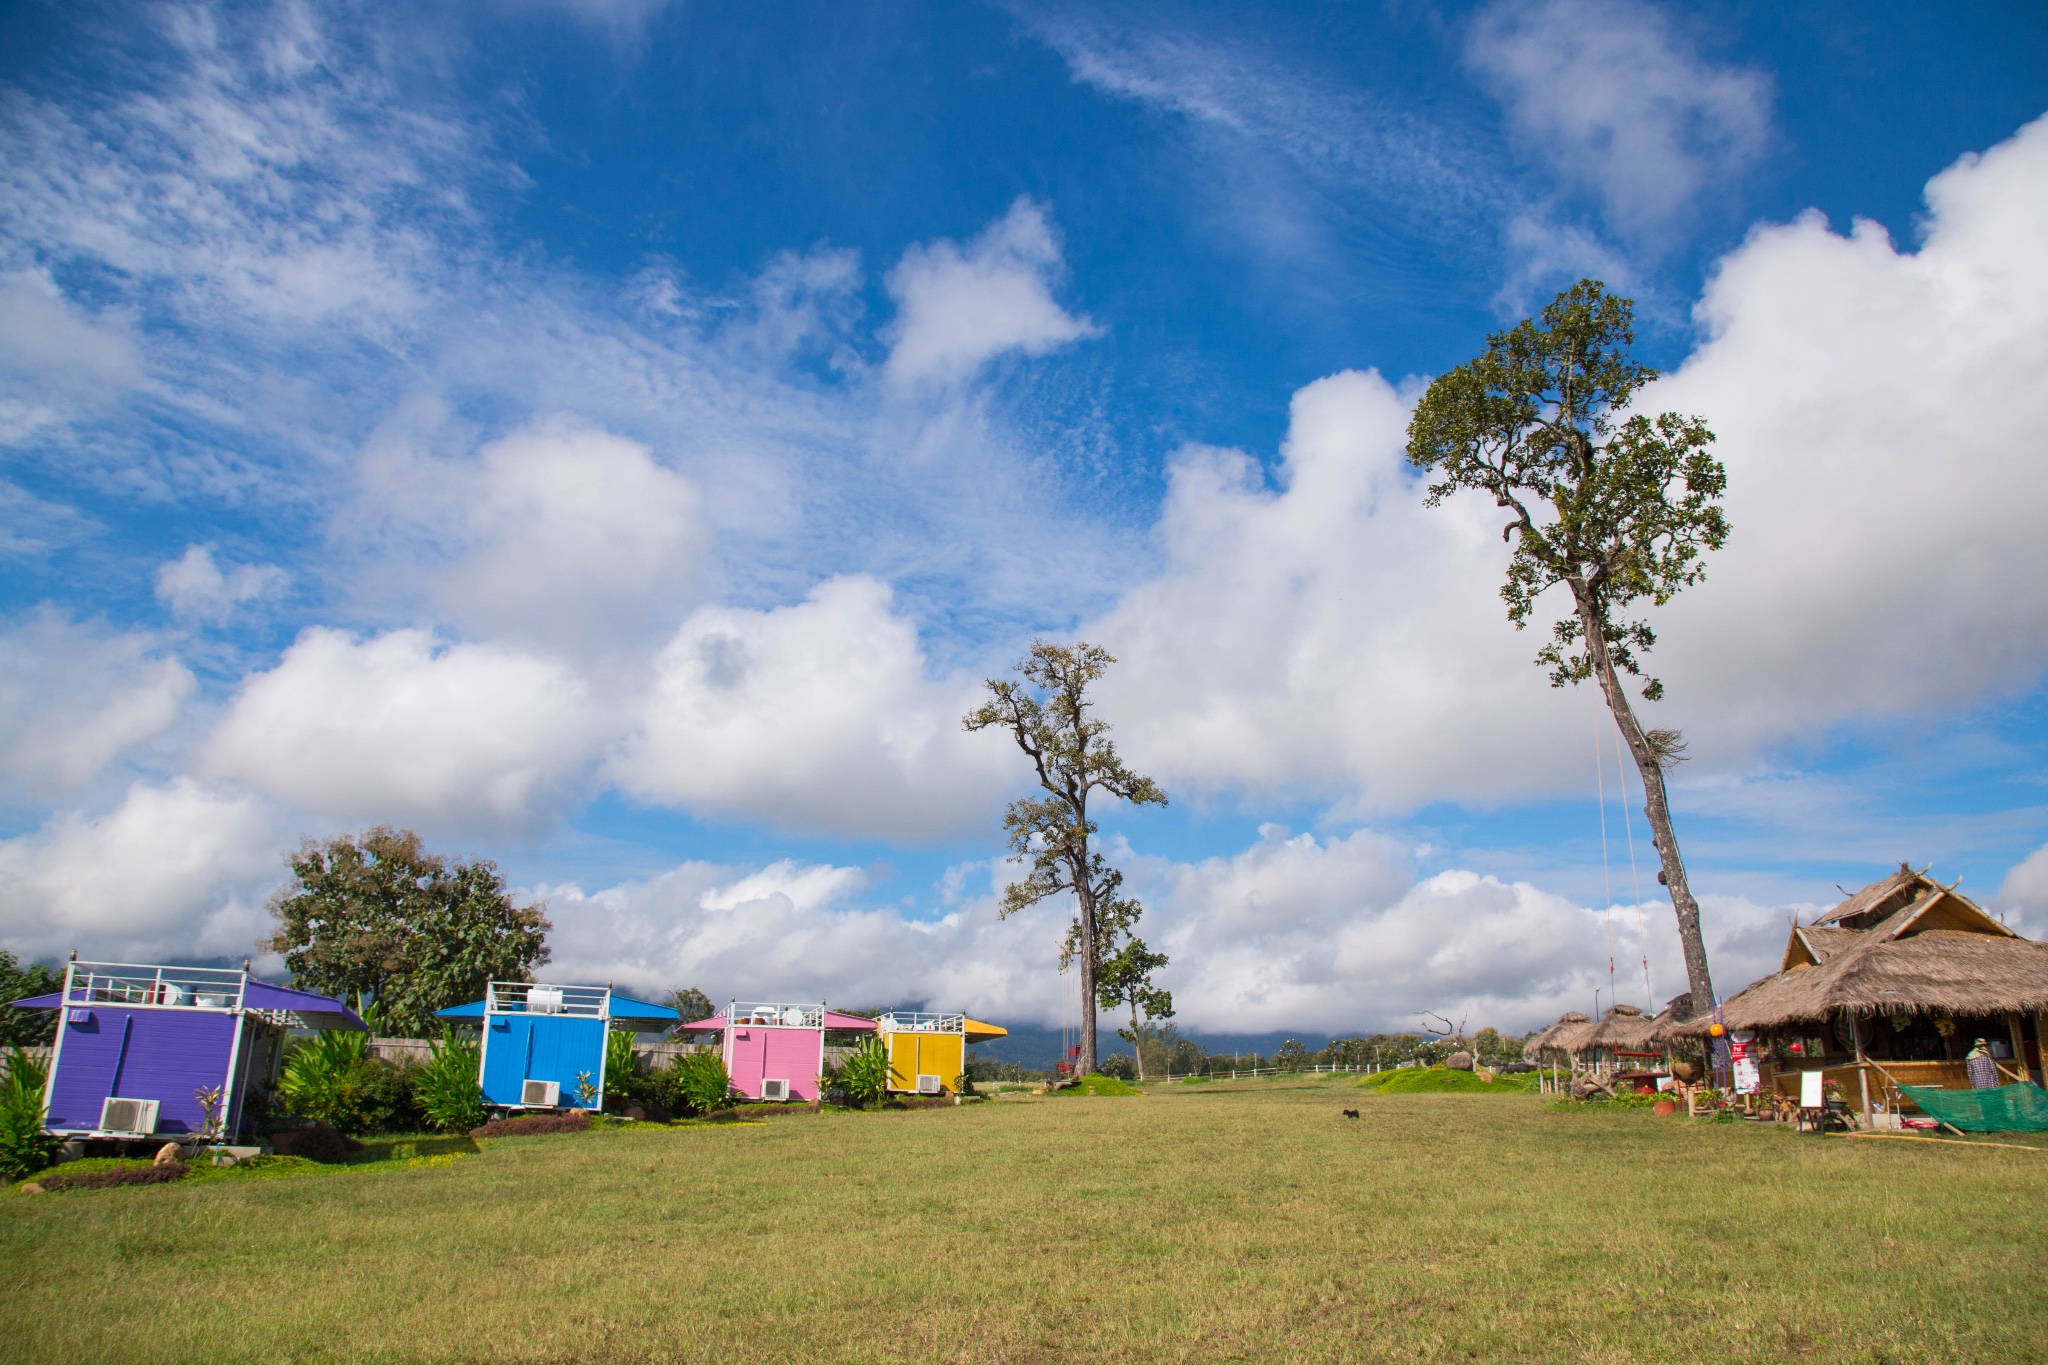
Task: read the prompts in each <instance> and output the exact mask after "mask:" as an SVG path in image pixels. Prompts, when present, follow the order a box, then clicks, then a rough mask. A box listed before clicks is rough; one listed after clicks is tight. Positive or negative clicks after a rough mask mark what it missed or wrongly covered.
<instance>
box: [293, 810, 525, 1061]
mask: <svg viewBox="0 0 2048 1365" xmlns="http://www.w3.org/2000/svg"><path fill="white" fill-rule="evenodd" d="M286 861H287V862H288V863H289V864H290V865H291V869H292V877H293V884H292V885H291V886H289V887H286V888H285V889H283V890H281V891H279V892H278V893H277V894H276V895H275V896H273V897H272V898H271V902H270V913H271V915H272V916H273V917H275V918H276V920H277V932H276V933H274V934H272V935H271V936H270V937H269V938H267V939H265V940H263V943H262V946H263V947H265V948H269V949H271V950H272V951H274V952H277V953H281V954H283V956H284V960H285V965H286V966H288V967H290V968H291V972H292V978H293V980H294V981H295V982H296V983H297V984H298V985H300V986H303V987H305V988H306V989H309V990H316V991H322V992H325V993H327V994H329V995H335V996H339V997H340V998H342V999H344V1000H346V999H351V998H368V999H371V1000H374V1001H375V1002H376V1006H377V1009H378V1010H379V1011H380V1012H381V1018H382V1022H383V1026H384V1027H388V1028H391V1029H395V1030H397V1031H398V1032H400V1033H402V1034H405V1035H407V1036H409V1037H415V1038H417V1037H425V1036H431V1035H432V1034H434V1033H435V1032H436V1031H437V1029H438V1021H436V1020H435V1018H434V1011H435V1010H438V1009H445V1008H447V1007H448V1006H450V1005H459V1004H462V1003H464V1002H465V1001H469V1000H476V999H480V998H482V996H483V993H484V987H485V985H486V983H488V982H490V981H493V980H498V981H528V980H531V979H532V975H531V973H532V969H533V968H534V967H535V966H536V965H537V964H539V963H542V962H545V961H547V959H548V950H547V942H546V936H547V932H548V930H549V929H550V928H552V927H553V926H552V925H550V924H549V923H548V921H547V919H546V918H545V916H544V914H543V911H544V910H545V909H546V907H545V906H539V905H534V906H526V907H523V908H522V907H519V906H515V905H513V904H512V899H511V897H510V896H508V895H507V894H506V892H505V881H504V878H502V877H500V876H499V875H498V869H497V867H496V865H495V864H492V863H489V862H485V861H482V860H478V861H476V862H470V863H461V862H458V863H454V864H450V863H449V862H448V860H447V859H445V858H442V857H440V856H439V855H438V854H433V853H429V852H427V850H426V848H425V847H424V846H423V845H422V844H421V842H420V837H419V835H417V834H415V833H413V832H412V831H411V830H393V829H392V828H391V827H390V826H388V825H379V826H378V827H377V828H375V829H372V830H370V831H368V832H367V833H365V834H364V835H363V836H362V837H361V838H360V839H355V838H350V837H349V836H347V835H343V836H340V837H338V838H334V839H329V840H327V841H326V842H325V843H316V842H314V841H313V840H311V839H308V840H307V841H306V842H305V843H304V844H302V845H301V846H300V847H299V851H298V852H297V853H296V854H291V855H288V856H287V859H286Z"/></svg>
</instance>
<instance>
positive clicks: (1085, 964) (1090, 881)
mask: <svg viewBox="0 0 2048 1365" xmlns="http://www.w3.org/2000/svg"><path fill="white" fill-rule="evenodd" d="M1115 662H1116V660H1115V659H1113V658H1111V657H1110V655H1109V652H1108V651H1107V650H1104V649H1101V648H1099V647H1098V646H1095V645H1090V644H1084V643H1077V644H1074V645H1072V646H1066V645H1054V644H1048V643H1046V642H1045V641H1043V640H1039V641H1035V642H1034V643H1033V644H1032V646H1031V653H1030V654H1029V655H1028V656H1026V657H1025V658H1023V659H1020V660H1018V661H1017V664H1016V667H1015V669H1014V671H1015V672H1017V673H1019V674H1021V675H1023V679H1024V681H1023V682H1021V683H1018V682H1013V681H1011V680H1009V679H1007V678H1000V679H999V678H990V679H989V680H988V690H989V700H988V701H986V702H984V703H982V704H981V705H980V706H979V707H977V708H976V709H974V710H973V711H970V712H968V714H967V716H966V717H965V718H964V721H963V724H965V726H966V727H967V729H968V730H970V731H974V730H985V729H988V728H990V727H998V728H1001V729H1004V730H1007V731H1009V732H1010V734H1011V736H1012V737H1013V738H1014V739H1015V740H1016V741H1017V747H1018V748H1019V749H1022V750H1023V751H1024V756H1025V757H1026V758H1029V759H1030V760H1031V765H1032V767H1033V769H1034V770H1035V771H1036V773H1037V775H1038V785H1039V786H1040V787H1041V788H1043V789H1044V791H1045V795H1044V796H1042V797H1026V798H1023V799H1021V800H1017V801H1013V802H1011V803H1010V808H1009V810H1007V811H1006V812H1004V814H1003V828H1004V829H1005V830H1007V831H1008V832H1009V836H1010V848H1011V849H1012V850H1013V851H1014V852H1015V853H1016V854H1017V855H1018V856H1019V857H1023V858H1028V859H1030V860H1031V870H1030V872H1029V873H1028V874H1027V875H1026V876H1025V878H1024V879H1023V880H1022V881H1016V882H1012V883H1010V884H1009V885H1008V886H1006V887H1004V888H1003V903H1002V909H1001V911H1000V912H999V913H1000V914H1001V915H1002V916H1003V917H1004V918H1006V919H1007V918H1008V917H1009V916H1011V915H1014V914H1016V913H1017V912H1018V911H1019V910H1022V909H1024V908H1025V907H1027V906H1031V905H1036V904H1037V903H1038V902H1039V901H1042V900H1044V899H1046V898H1047V897H1049V896H1057V895H1060V894H1061V893H1063V892H1071V893H1072V894H1073V897H1074V919H1073V923H1072V929H1071V931H1070V933H1069V935H1068V944H1069V953H1068V955H1067V957H1068V959H1069V960H1074V961H1078V962H1079V964H1080V971H1081V1000H1082V1008H1081V1055H1080V1057H1079V1058H1078V1059H1077V1064H1076V1074H1078V1075H1083V1076H1085V1075H1087V1074H1088V1073H1089V1072H1091V1071H1093V1070H1095V1064H1096V1046H1095V1008H1096V1000H1097V995H1098V991H1097V981H1098V978H1099V976H1100V971H1101V966H1102V954H1103V950H1104V947H1105V943H1104V941H1103V934H1102V916H1103V915H1104V913H1105V912H1109V913H1112V914H1115V915H1120V916H1126V917H1127V919H1126V922H1135V920H1136V919H1137V913H1138V912H1137V906H1136V902H1135V901H1127V900H1124V899H1121V898H1119V897H1118V896H1117V891H1118V889H1119V888H1120V887H1121V886H1122V885H1123V874H1122V873H1120V872H1118V871H1117V870H1116V869H1115V868H1113V867H1110V866H1109V865H1108V864H1107V863H1106V862H1104V861H1103V858H1102V855H1101V853H1099V852H1098V851H1097V850H1096V849H1095V847H1094V844H1093V842H1092V841H1093V839H1094V837H1095V834H1096V825H1095V822H1094V820H1093V819H1091V818H1090V816H1089V813H1088V801H1089V797H1090V795H1091V794H1092V793H1094V792H1096V791H1102V792H1106V793H1108V794H1109V795H1111V796H1117V797H1122V798H1123V799H1124V800H1126V801H1129V802H1131V803H1133V804H1134V805H1154V806H1163V805H1165V804H1166V793H1164V792H1162V791H1161V790H1160V789H1159V788H1158V787H1157V786H1156V785H1154V783H1153V781H1152V779H1151V778H1149V777H1141V776H1139V775H1138V774H1137V773H1134V772H1132V771H1131V770H1130V769H1129V768H1128V767H1126V766H1125V765H1124V761H1123V760H1122V759H1121V758H1119V757H1117V752H1116V746H1115V745H1114V744H1112V743H1110V741H1109V739H1108V738H1107V736H1108V733H1109V725H1108V724H1107V722H1104V721H1100V720H1096V719H1093V718H1091V717H1090V716H1089V714H1088V711H1089V708H1090V706H1091V705H1092V703H1091V702H1090V701H1089V700H1088V688H1089V685H1090V684H1092V683H1094V682H1095V681H1096V680H1097V679H1099V678H1100V677H1102V675H1103V673H1104V672H1106V671H1107V670H1108V668H1109V666H1110V665H1111V664H1113V663H1115ZM1061 965H1062V969H1064V967H1065V965H1066V962H1065V961H1063V962H1062V964H1061Z"/></svg>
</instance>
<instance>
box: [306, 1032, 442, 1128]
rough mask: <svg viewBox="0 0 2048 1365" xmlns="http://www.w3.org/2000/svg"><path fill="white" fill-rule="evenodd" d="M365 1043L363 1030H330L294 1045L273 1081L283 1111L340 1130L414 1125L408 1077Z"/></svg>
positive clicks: (367, 1036) (367, 1037)
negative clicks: (373, 1053) (383, 1060)
mask: <svg viewBox="0 0 2048 1365" xmlns="http://www.w3.org/2000/svg"><path fill="white" fill-rule="evenodd" d="M369 1044H370V1038H369V1035H368V1034H366V1033H359V1032H356V1031H354V1030H342V1029H331V1030H328V1031H327V1032H324V1033H316V1034H314V1035H313V1036H312V1037H311V1038H307V1039H304V1040H302V1041H301V1042H299V1043H298V1044H297V1045H295V1046H294V1047H293V1048H292V1050H291V1052H290V1053H289V1054H288V1055H287V1056H286V1058H285V1064H284V1074H283V1075H282V1076H281V1077H279V1078H278V1083H277V1095H278V1099H279V1101H280V1102H281V1103H282V1104H283V1106H284V1110H285V1112H286V1113H289V1114H296V1115H297V1116H299V1117H300V1118H306V1119H317V1120H319V1121H320V1122H322V1123H326V1124H331V1125H332V1126H333V1127H335V1128H336V1129H338V1130H340V1131H341V1132H344V1133H396V1132H405V1131H408V1130H410V1129H411V1128H413V1127H414V1126H416V1124H417V1121H418V1114H417V1111H415V1110H414V1108H413V1103H412V1098H413V1097H412V1089H413V1088H412V1085H411V1082H410V1080H409V1079H408V1077H407V1076H406V1074H405V1073H404V1072H402V1071H400V1070H399V1069H398V1068H397V1067H394V1066H390V1065H388V1064H386V1063H384V1062H380V1061H377V1060H375V1059H373V1058H372V1057H371V1056H370V1055H369Z"/></svg>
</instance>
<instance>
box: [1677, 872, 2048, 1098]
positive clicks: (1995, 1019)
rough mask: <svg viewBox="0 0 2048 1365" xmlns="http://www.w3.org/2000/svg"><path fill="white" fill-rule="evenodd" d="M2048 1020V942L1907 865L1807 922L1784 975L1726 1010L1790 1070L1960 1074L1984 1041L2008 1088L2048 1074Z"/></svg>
mask: <svg viewBox="0 0 2048 1365" xmlns="http://www.w3.org/2000/svg"><path fill="white" fill-rule="evenodd" d="M2043 1011H2048V944H2043V943H2036V942H2034V941H2033V940H2031V939H2026V938H2022V937H2021V936H2020V935H2019V934H2017V933H2015V932H2013V930H2011V929H2010V928H2008V927H2006V926H2005V925H2004V924H2001V923H1999V921H1998V920H1996V919H1995V918H1993V917H1992V916H1990V915H1988V914H1986V913H1985V912H1984V911H1983V910H1982V909H1981V908H1979V907H1978V906H1977V905H1976V904H1974V903H1973V902H1972V901H1971V900H1970V899H1969V898H1968V897H1967V896H1962V895H1959V894H1957V892H1956V889H1955V887H1953V886H1943V885H1942V884H1941V883H1939V882H1937V881H1934V880H1933V879H1931V878H1930V877H1928V875H1927V872H1926V869H1922V870H1920V871H1918V872H1916V871H1914V870H1913V869H1912V868H1911V867H1910V866H1907V865H1905V864H1901V865H1900V867H1899V870H1898V871H1897V872H1894V873H1892V874H1891V875H1890V876H1888V877H1885V878H1883V879H1882V880H1880V881H1875V882H1872V883H1871V884H1870V885H1869V886H1866V887H1864V888H1863V889H1862V890H1861V891H1858V892H1856V893H1855V894H1854V895H1852V896H1850V897H1848V899H1846V900H1844V901H1843V902H1842V903H1841V904H1840V905H1837V906H1836V907H1835V908H1834V909H1832V910H1830V911H1828V913H1826V914H1825V915H1822V916H1820V917H1819V918H1818V919H1816V920H1815V921H1814V922H1813V923H1811V924H1795V925H1794V926H1793V927H1792V930H1791V933H1790V936H1789V938H1788V940H1787V942H1786V945H1785V958H1784V964H1783V966H1782V967H1781V968H1780V969H1779V970H1778V972H1777V973H1776V974H1774V975H1772V976H1768V977H1765V978H1764V979H1763V980H1761V981H1759V982H1756V983H1755V984H1754V985H1752V986H1750V987H1748V988H1747V989H1745V990H1743V991H1741V992H1739V993H1738V994H1736V995H1734V996H1731V997H1729V998H1728V999H1727V1000H1725V1001H1724V1002H1722V1007H1721V1017H1720V1022H1721V1023H1722V1024H1723V1025H1724V1026H1725V1028H1726V1029H1727V1031H1728V1032H1730V1033H1738V1032H1740V1033H1746V1034H1750V1035H1754V1036H1755V1037H1756V1038H1757V1039H1758V1040H1759V1041H1760V1042H1761V1043H1762V1044H1763V1045H1764V1048H1765V1050H1766V1051H1767V1052H1768V1053H1769V1054H1770V1055H1771V1056H1773V1057H1774V1058H1775V1059H1776V1060H1778V1061H1779V1062H1780V1063H1785V1064H1804V1065H1811V1064H1813V1063H1820V1064H1822V1065H1825V1066H1852V1065H1854V1066H1861V1065H1863V1064H1865V1063H1871V1064H1875V1067H1876V1069H1877V1070H1878V1071H1879V1072H1880V1073H1882V1074H1884V1075H1886V1076H1889V1075H1890V1074H1891V1073H1893V1072H1895V1071H1901V1070H1902V1069H1903V1068H1904V1067H1905V1066H1907V1065H1911V1064H1925V1065H1926V1066H1930V1067H1934V1068H1935V1070H1936V1071H1940V1072H1943V1074H1944V1075H1945V1071H1946V1070H1949V1069H1953V1070H1956V1071H1957V1072H1958V1074H1960V1063H1961V1059H1962V1058H1963V1056H1964V1054H1965V1053H1966V1052H1967V1051H1969V1049H1970V1048H1971V1047H1972V1045H1973V1044H1974V1043H1975V1041H1976V1040H1977V1039H1980V1038H1981V1039H1984V1040H1985V1041H1986V1043H1987V1044H1988V1046H1989V1050H1990V1052H1991V1053H1992V1055H1993V1056H1994V1057H1996V1058H1998V1059H2000V1061H2001V1062H2002V1066H2001V1070H2002V1071H2003V1072H2004V1073H2005V1076H2006V1079H2009V1080H2019V1079H2026V1078H2027V1075H2028V1072H2032V1073H2033V1074H2034V1075H2035V1076H2036V1077H2038V1075H2039V1070H2040V1065H2041V1063H2040V1042H2041V1037H2042V1030H2043V1028H2044V1025H2048V1021H2044V1020H2043V1018H2042V1014H2043ZM1713 1022H1714V1018H1713V1014H1712V1012H1711V1011H1709V1012H1706V1013H1702V1014H1699V1015H1696V1016H1694V1017H1693V1018H1690V1019H1686V1020H1684V1021H1682V1022H1677V1023H1672V1024H1667V1025H1665V1026H1664V1027H1663V1028H1662V1030H1661V1034H1662V1036H1663V1037H1665V1038H1667V1039H1678V1038H1686V1037H1705V1036H1707V1035H1708V1033H1709V1032H1710V1028H1711V1025H1712V1024H1713ZM1935 1064H1940V1065H1939V1066H1936V1065H1935ZM1922 1069H1924V1068H1922ZM1929 1074H1932V1073H1929ZM1910 1083H1916V1084H1917V1083H1921V1082H1919V1081H1914V1082H1910Z"/></svg>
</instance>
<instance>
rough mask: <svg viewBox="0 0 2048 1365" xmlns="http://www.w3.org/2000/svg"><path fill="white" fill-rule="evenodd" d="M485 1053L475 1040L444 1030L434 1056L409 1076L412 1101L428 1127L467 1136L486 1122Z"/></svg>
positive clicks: (447, 1029) (451, 1030) (414, 1068)
mask: <svg viewBox="0 0 2048 1365" xmlns="http://www.w3.org/2000/svg"><path fill="white" fill-rule="evenodd" d="M480 1066H481V1054H480V1051H479V1049H478V1046H477V1043H476V1041H475V1040H474V1039H472V1038H469V1037H466V1036H464V1035H461V1034H458V1033H456V1032H455V1031H454V1030H453V1029H449V1028H443V1029H442V1030H441V1041H440V1042H438V1043H436V1044H435V1045H434V1055H433V1057H432V1058H431V1059H430V1060H428V1061H425V1062H422V1063H421V1064H420V1065H418V1066H415V1067H413V1068H412V1069H411V1071H410V1072H409V1073H408V1074H407V1079H408V1080H410V1081H411V1082H412V1102H413V1107H414V1108H416V1109H417V1110H418V1111H419V1113H420V1117H421V1118H423V1119H425V1120H426V1121H427V1126H428V1127H430V1128H432V1129H434V1130H436V1131H437V1132H442V1133H466V1132H468V1131H469V1130H470V1129H472V1128H474V1127H476V1126H477V1125H478V1124H480V1123H482V1122H483V1121H484V1090H483V1086H482V1085H481V1084H480V1083H479V1082H478V1080H477V1073H478V1069H479V1067H480Z"/></svg>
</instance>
